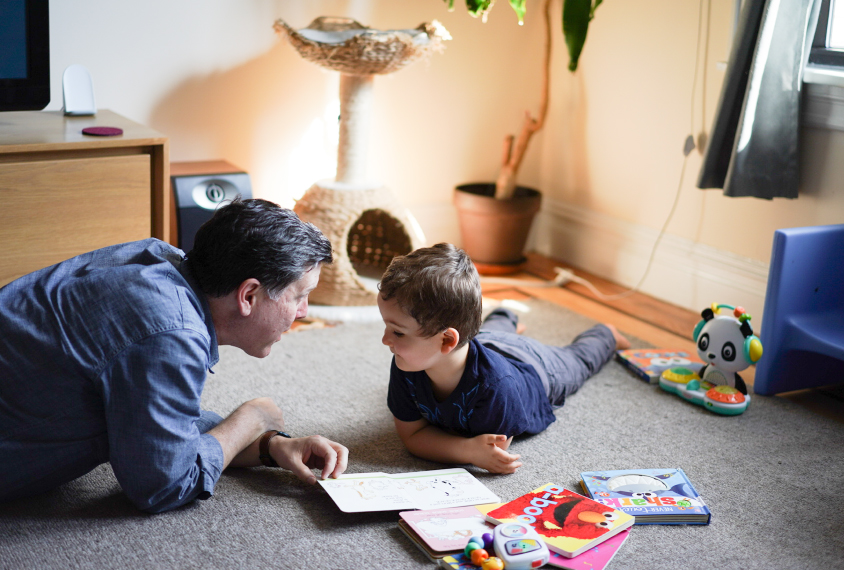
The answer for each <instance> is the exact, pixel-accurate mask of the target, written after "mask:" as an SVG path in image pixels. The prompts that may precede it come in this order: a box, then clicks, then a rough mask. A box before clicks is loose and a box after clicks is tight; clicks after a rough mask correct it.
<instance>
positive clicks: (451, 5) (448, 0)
mask: <svg viewBox="0 0 844 570" xmlns="http://www.w3.org/2000/svg"><path fill="white" fill-rule="evenodd" d="M599 1H600V0H599ZM443 2H445V3H446V4H448V11H449V12H451V11H452V10H454V0H443Z"/></svg>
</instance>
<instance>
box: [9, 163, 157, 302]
mask: <svg viewBox="0 0 844 570" xmlns="http://www.w3.org/2000/svg"><path fill="white" fill-rule="evenodd" d="M150 185H151V164H150V157H149V155H146V154H134V155H128V156H107V157H96V158H76V159H67V160H46V161H38V160H35V161H32V162H7V163H2V164H0V247H2V251H3V254H2V256H0V286H2V285H4V284H6V283H8V282H9V281H12V280H14V279H17V278H18V277H20V276H22V275H25V274H27V273H30V272H32V271H35V270H36V269H41V268H42V267H47V266H48V265H52V264H54V263H58V262H59V261H63V260H65V259H68V258H70V257H73V256H75V255H78V254H80V253H85V252H87V251H91V250H93V249H98V248H101V247H105V246H107V245H113V244H116V243H122V242H127V241H133V240H138V239H144V238H148V237H150V236H151V235H152V228H151V223H152V214H151V202H150Z"/></svg>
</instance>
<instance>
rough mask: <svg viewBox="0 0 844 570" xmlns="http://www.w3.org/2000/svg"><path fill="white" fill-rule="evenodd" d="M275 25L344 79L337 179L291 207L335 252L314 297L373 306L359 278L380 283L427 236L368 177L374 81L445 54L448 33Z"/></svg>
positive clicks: (337, 22)
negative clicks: (397, 260) (438, 53)
mask: <svg viewBox="0 0 844 570" xmlns="http://www.w3.org/2000/svg"><path fill="white" fill-rule="evenodd" d="M274 28H275V30H276V31H277V32H279V33H281V34H283V35H285V36H286V37H287V39H288V40H289V41H290V43H291V44H292V45H293V47H295V48H296V50H297V51H298V52H299V55H301V56H302V57H303V58H305V59H307V60H308V61H312V62H314V63H317V64H319V65H321V66H323V67H325V68H327V69H331V70H333V71H339V72H340V74H341V75H340V138H339V145H338V150H337V175H336V178H335V180H333V181H331V180H321V181H319V182H316V183H315V184H314V185H313V186H311V188H310V189H308V191H307V192H305V195H304V196H302V198H301V199H300V200H298V201H297V202H296V205H295V207H294V208H293V209H294V211H295V212H296V213H297V214H298V215H299V217H300V218H301V219H303V220H305V221H308V222H311V223H313V224H314V225H315V226H317V227H318V228H319V229H320V230H321V231H322V232H323V233H324V234H325V235H326V237H328V239H330V240H331V244H332V245H333V247H334V252H335V259H334V263H333V264H331V265H328V266H325V267H323V269H322V272H321V274H320V279H319V286H318V287H317V288H316V290H314V292H313V293H311V295H310V299H311V301H312V302H313V303H316V304H322V305H346V306H353V305H374V304H375V302H376V301H375V292H374V291H373V289H372V288H371V287H367V286H366V284H365V282H364V281H363V279H362V277H369V278H372V279H379V278H380V277H381V275H382V273H383V272H384V270H385V269H386V267H387V265H389V263H390V261H391V260H392V259H393V257H395V256H396V255H404V254H406V253H409V252H410V251H412V250H414V249H416V248H418V247H421V246H422V245H423V242H424V237H423V235H422V231H421V229H420V228H419V224H418V223H417V222H416V220H415V219H413V217H412V215H411V214H410V212H408V211H407V209H406V208H404V207H402V206H401V204H399V202H398V201H397V199H396V198H395V196H394V195H393V193H392V192H391V191H390V190H389V189H388V188H386V187H384V186H382V185H380V184H375V183H372V182H370V181H368V180H367V178H366V161H367V147H368V139H369V123H370V119H369V118H370V114H371V107H372V86H373V83H374V81H373V78H374V76H375V75H378V74H380V75H383V74H387V73H392V72H394V71H398V70H399V69H401V68H403V67H405V66H406V65H408V64H410V63H412V62H414V61H416V60H418V59H421V58H424V57H427V56H428V55H430V54H431V53H433V52H435V51H441V50H442V49H443V45H442V42H443V41H444V40H447V39H450V36H449V35H448V32H447V31H446V30H445V29H444V28H443V27H442V26H441V25H440V24H439V23H437V22H436V21H434V22H432V23H430V24H422V25H420V26H419V27H418V28H416V29H413V30H386V31H379V30H374V29H372V28H367V27H365V26H363V25H361V24H359V23H358V22H356V21H354V20H351V19H348V18H332V17H320V18H317V19H316V20H314V21H313V22H311V24H310V25H309V26H308V27H307V28H303V29H301V30H298V31H297V30H293V29H292V28H290V26H288V25H287V24H286V23H284V22H283V21H282V20H278V21H276V23H275V26H274Z"/></svg>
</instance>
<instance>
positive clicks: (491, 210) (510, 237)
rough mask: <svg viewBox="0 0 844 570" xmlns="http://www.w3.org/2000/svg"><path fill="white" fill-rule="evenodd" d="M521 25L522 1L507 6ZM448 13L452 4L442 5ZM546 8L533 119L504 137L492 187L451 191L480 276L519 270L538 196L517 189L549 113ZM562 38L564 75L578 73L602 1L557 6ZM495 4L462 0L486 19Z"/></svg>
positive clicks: (491, 0) (580, 0)
mask: <svg viewBox="0 0 844 570" xmlns="http://www.w3.org/2000/svg"><path fill="white" fill-rule="evenodd" d="M509 1H510V6H511V7H512V8H513V10H514V11H515V12H516V15H517V16H518V18H519V21H520V22H521V21H522V19H523V18H524V14H525V4H526V0H509ZM445 2H447V3H448V8H449V10H451V9H453V7H454V0H445ZM551 2H552V0H545V4H544V22H545V51H544V66H543V75H542V94H541V99H540V104H539V113H538V115H537V116H536V117H533V116H531V114H530V112H526V113H525V120H524V122H523V123H522V128H521V131H520V132H519V135H518V136H514V135H507V136H506V137H505V138H504V149H503V153H502V158H501V170H500V172H499V174H498V178H497V179H496V181H495V182H494V183H493V182H489V183H472V184H461V185H459V186H457V187H456V188H455V191H454V205H455V207H456V208H457V214H458V219H459V221H460V233H461V236H462V239H463V248H464V249H465V250H466V252H467V253H468V254H469V255H470V256H471V257H472V259H473V261H475V264H476V265H477V266H478V269H479V271H481V273H488V274H491V273H514V272H516V271H519V270H520V269H521V268H522V266H523V265H524V262H525V258H524V254H523V251H524V247H525V243H526V241H527V237H528V233H529V232H530V227H531V224H532V223H533V218H534V216H535V215H536V212H538V211H539V206H540V204H541V200H542V196H541V194H540V193H539V191H537V190H535V189H533V188H527V187H524V186H519V185H518V184H517V183H516V179H517V175H518V172H519V167H520V166H521V164H522V160H523V158H524V155H525V152H526V150H527V147H528V143H529V142H530V140H531V137H532V136H533V135H534V133H536V132H537V131H539V129H541V128H542V126H543V124H544V123H545V116H546V114H547V112H548V92H549V83H550V68H551V43H552V42H551V15H550V13H551ZM562 2H563V35H564V37H565V42H566V46H567V47H568V51H569V63H568V69H569V71H572V72H574V71H576V70H577V62H578V60H579V58H580V53H581V51H582V50H583V45H584V43H585V41H586V32H587V31H588V28H589V22H590V20H591V19H592V18H593V16H594V14H595V9H596V8H597V7H598V6H599V5H600V4H601V2H602V0H562ZM493 4H494V0H466V9H467V10H468V12H469V13H470V14H471V15H472V16H475V17H482V18H485V17H486V14H487V12H489V10H490V9H491V8H492V5H493Z"/></svg>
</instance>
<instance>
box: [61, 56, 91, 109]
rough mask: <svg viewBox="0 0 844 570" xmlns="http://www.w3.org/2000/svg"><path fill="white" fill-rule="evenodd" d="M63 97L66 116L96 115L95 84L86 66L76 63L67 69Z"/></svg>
mask: <svg viewBox="0 0 844 570" xmlns="http://www.w3.org/2000/svg"><path fill="white" fill-rule="evenodd" d="M62 95H63V97H64V114H65V115H94V114H96V112H97V105H96V103H94V82H93V81H92V80H91V74H90V73H88V70H87V69H86V68H85V66H84V65H79V64H78V63H75V64H73V65H70V66H68V67H67V69H65V70H64V74H63V75H62Z"/></svg>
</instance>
